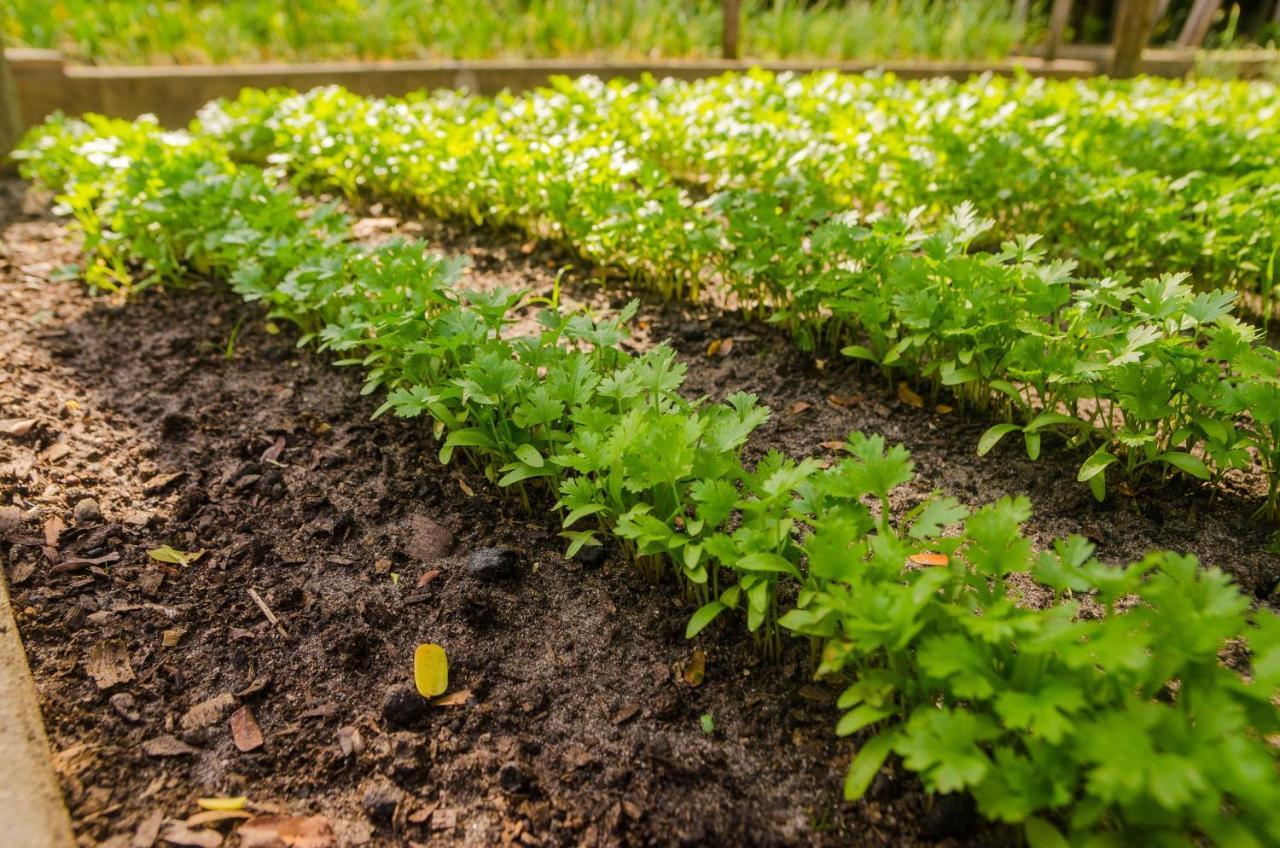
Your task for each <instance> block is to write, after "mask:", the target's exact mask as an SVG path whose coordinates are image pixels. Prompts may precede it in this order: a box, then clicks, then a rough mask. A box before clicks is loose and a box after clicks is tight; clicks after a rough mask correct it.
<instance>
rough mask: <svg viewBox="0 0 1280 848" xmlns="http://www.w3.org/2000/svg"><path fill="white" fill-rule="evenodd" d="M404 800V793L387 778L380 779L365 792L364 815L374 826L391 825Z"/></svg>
mask: <svg viewBox="0 0 1280 848" xmlns="http://www.w3.org/2000/svg"><path fill="white" fill-rule="evenodd" d="M402 800H404V792H402V791H400V788H399V787H397V786H396V785H395V784H394V783H392V782H391V781H389V780H387V779H386V778H385V777H379V778H377V779H375V780H374V782H373V783H371V784H369V787H368V788H367V789H365V791H364V803H363V806H364V814H365V815H366V816H368V817H369V821H371V822H373V823H374V824H379V825H389V824H391V822H392V820H394V819H395V816H396V808H397V807H399V806H400V802H401V801H402Z"/></svg>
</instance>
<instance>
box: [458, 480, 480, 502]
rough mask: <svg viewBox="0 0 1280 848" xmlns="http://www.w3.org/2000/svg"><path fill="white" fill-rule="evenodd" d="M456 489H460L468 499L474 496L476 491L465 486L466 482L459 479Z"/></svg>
mask: <svg viewBox="0 0 1280 848" xmlns="http://www.w3.org/2000/svg"><path fill="white" fill-rule="evenodd" d="M458 488H460V489H462V493H463V494H464V495H466V496H467V497H469V498H474V497H475V496H476V490H475V489H473V488H471V487H470V486H468V485H467V481H466V480H463V479H462V478H461V477H459V478H458Z"/></svg>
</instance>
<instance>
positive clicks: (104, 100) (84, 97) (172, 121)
mask: <svg viewBox="0 0 1280 848" xmlns="http://www.w3.org/2000/svg"><path fill="white" fill-rule="evenodd" d="M7 53H8V56H9V62H10V66H11V68H12V71H13V77H14V82H15V85H16V86H17V89H18V101H19V103H20V104H21V107H22V112H23V119H24V121H25V122H26V123H27V124H28V125H30V124H33V123H37V122H39V121H41V120H43V119H44V117H46V116H47V115H49V114H52V113H53V112H55V111H58V110H61V111H63V112H66V113H68V114H79V113H82V112H101V113H103V114H106V115H112V116H115V117H122V118H132V117H135V116H137V115H139V114H142V113H151V114H154V115H156V116H157V117H158V118H159V119H160V120H161V122H163V123H165V124H167V125H178V124H182V123H184V122H185V121H187V120H188V119H189V118H191V116H192V115H194V114H195V111H196V110H197V109H199V108H200V107H201V106H202V105H204V104H205V103H207V102H208V101H210V100H213V99H214V98H217V97H234V96H235V95H236V94H238V93H239V92H240V90H241V89H244V88H270V87H273V86H286V87H289V88H296V89H309V88H314V87H316V86H321V85H342V86H345V87H346V88H349V89H351V90H352V91H356V92H358V93H360V94H365V95H401V94H407V93H409V92H411V91H417V90H421V89H436V88H466V89H469V90H471V91H474V92H476V93H478V94H496V93H498V92H500V91H504V90H508V91H517V92H518V91H525V90H528V89H530V88H535V87H537V86H539V85H544V84H545V83H546V82H547V81H548V80H549V79H550V78H551V77H553V76H557V75H565V76H571V77H576V76H585V75H588V74H591V75H595V76H599V77H604V78H613V77H623V78H628V79H636V78H638V77H640V76H642V75H644V74H653V75H654V76H657V77H674V78H676V79H690V80H691V79H700V78H704V77H709V76H715V75H717V74H722V73H725V72H726V71H744V70H748V69H750V68H754V67H762V68H765V69H768V70H773V71H797V72H802V71H815V70H836V71H841V72H843V73H864V72H867V71H871V70H877V69H881V70H885V71H891V72H893V73H894V74H897V75H898V76H900V77H905V78H910V79H922V78H929V77H953V78H959V79H965V78H968V77H971V76H974V75H976V74H982V73H995V74H1001V75H1011V74H1013V73H1015V72H1016V71H1017V70H1018V69H1021V70H1023V71H1025V72H1026V73H1029V74H1031V75H1033V76H1043V77H1053V78H1059V79H1062V78H1076V77H1086V76H1090V75H1092V74H1094V73H1095V72H1096V70H1097V67H1096V65H1095V64H1094V63H1093V62H1090V61H1087V60H1070V59H1061V60H1058V61H1054V62H1046V61H1044V60H1043V59H1039V58H1037V57H1026V58H1014V59H1009V60H1006V61H1000V62H940V61H939V62H935V61H919V62H884V63H878V62H812V61H779V62H761V63H757V62H750V61H736V60H728V59H707V60H698V61H670V62H643V63H640V62H634V63H631V62H600V61H582V60H536V61H506V60H502V61H498V60H493V61H466V62H463V61H456V62H370V63H358V64H356V63H306V64H268V65H186V66H147V67H136V66H127V67H108V66H81V65H71V64H67V63H65V62H64V61H63V60H62V57H61V56H60V55H59V54H58V53H56V52H52V51H43V50H25V49H10V50H9V51H7Z"/></svg>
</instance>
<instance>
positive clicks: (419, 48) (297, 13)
mask: <svg viewBox="0 0 1280 848" xmlns="http://www.w3.org/2000/svg"><path fill="white" fill-rule="evenodd" d="M0 22H2V24H0V25H2V27H3V29H2V30H0V32H2V33H3V35H4V37H5V39H6V41H7V43H9V44H11V45H14V44H21V45H26V46H30V47H47V48H56V49H59V50H62V51H63V52H64V53H66V54H67V55H68V56H70V57H71V58H72V59H74V60H77V61H81V62H90V63H102V64H172V63H177V64H193V63H202V62H214V63H236V62H240V63H243V62H260V61H268V60H279V61H307V60H355V59H423V58H446V57H448V58H494V57H513V58H516V57H526V58H535V57H537V58H542V57H563V56H578V57H609V58H631V59H635V58H644V57H649V58H656V57H669V58H687V57H707V56H718V55H719V52H720V32H721V3H720V0H222V2H219V0H0ZM1032 27H1038V24H1037V23H1035V22H1033V24H1032ZM1020 29H1021V27H1020V25H1019V24H1018V23H1017V22H1016V21H1015V19H1014V15H1013V3H1012V2H1011V0H856V2H844V0H808V2H806V0H746V2H744V3H743V50H742V52H743V54H744V55H746V56H750V57H755V58H761V59H768V58H785V57H793V56H795V57H800V56H803V57H823V58H858V59H886V58H905V57H929V58H957V59H958V58H994V57H998V56H1002V55H1007V54H1008V53H1009V52H1010V51H1011V49H1012V48H1013V46H1014V45H1015V43H1016V42H1017V41H1018V39H1019V36H1020V34H1021V33H1020Z"/></svg>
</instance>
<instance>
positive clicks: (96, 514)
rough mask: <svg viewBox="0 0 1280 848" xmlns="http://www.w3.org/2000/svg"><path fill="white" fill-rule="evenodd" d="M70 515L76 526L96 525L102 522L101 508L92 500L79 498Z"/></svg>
mask: <svg viewBox="0 0 1280 848" xmlns="http://www.w3.org/2000/svg"><path fill="white" fill-rule="evenodd" d="M71 515H72V517H73V518H74V519H75V522H76V524H96V523H97V522H99V521H101V520H102V508H101V507H100V506H98V502H97V501H95V500H94V499H93V498H81V499H80V500H78V501H76V506H75V509H74V510H72V513H71Z"/></svg>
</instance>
